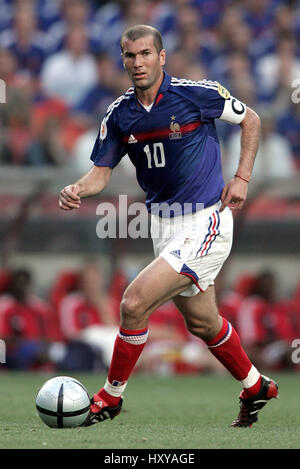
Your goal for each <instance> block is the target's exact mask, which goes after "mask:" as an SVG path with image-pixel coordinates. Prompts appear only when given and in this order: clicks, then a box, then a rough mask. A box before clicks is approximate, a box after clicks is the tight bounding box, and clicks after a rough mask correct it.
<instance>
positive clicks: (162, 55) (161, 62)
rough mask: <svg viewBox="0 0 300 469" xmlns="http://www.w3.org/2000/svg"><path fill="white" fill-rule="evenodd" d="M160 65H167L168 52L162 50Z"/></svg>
mask: <svg viewBox="0 0 300 469" xmlns="http://www.w3.org/2000/svg"><path fill="white" fill-rule="evenodd" d="M159 60H160V65H161V66H163V65H165V63H166V50H165V49H162V50H161V51H160V53H159Z"/></svg>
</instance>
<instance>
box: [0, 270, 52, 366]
mask: <svg viewBox="0 0 300 469" xmlns="http://www.w3.org/2000/svg"><path fill="white" fill-rule="evenodd" d="M31 287H32V277H31V274H30V272H29V271H28V270H26V269H17V270H15V271H13V272H12V275H11V280H10V285H9V288H8V290H7V293H5V294H2V295H1V296H0V336H1V338H3V339H4V340H5V342H6V345H7V367H8V368H14V369H32V368H34V367H36V366H38V365H41V364H43V363H45V362H48V361H49V358H48V348H49V342H50V341H52V340H56V339H57V338H58V337H59V334H58V329H57V325H56V322H55V315H54V311H53V310H52V308H51V307H50V306H49V305H48V304H47V303H46V302H45V301H43V300H42V299H40V298H38V297H37V296H35V295H33V294H32V293H31Z"/></svg>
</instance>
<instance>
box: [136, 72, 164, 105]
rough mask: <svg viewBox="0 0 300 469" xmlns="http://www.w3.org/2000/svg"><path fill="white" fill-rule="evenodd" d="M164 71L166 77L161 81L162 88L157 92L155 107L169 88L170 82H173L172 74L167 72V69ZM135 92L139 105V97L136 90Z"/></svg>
mask: <svg viewBox="0 0 300 469" xmlns="http://www.w3.org/2000/svg"><path fill="white" fill-rule="evenodd" d="M163 73H164V77H163V80H162V82H161V85H160V88H159V90H158V92H157V95H156V98H155V100H154V104H153V107H154V106H156V105H157V104H158V103H159V101H160V100H161V99H162V98H163V96H164V93H165V92H166V91H167V89H168V88H169V86H170V83H171V76H170V75H169V74H168V73H166V72H165V71H164V72H163ZM134 94H135V99H136V102H137V103H138V106H141V105H140V103H139V101H138V99H137V96H136V92H135V93H134Z"/></svg>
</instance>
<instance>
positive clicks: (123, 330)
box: [120, 327, 148, 335]
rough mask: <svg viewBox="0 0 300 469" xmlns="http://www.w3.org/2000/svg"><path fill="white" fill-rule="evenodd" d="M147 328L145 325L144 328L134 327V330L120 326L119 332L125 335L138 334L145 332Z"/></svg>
mask: <svg viewBox="0 0 300 469" xmlns="http://www.w3.org/2000/svg"><path fill="white" fill-rule="evenodd" d="M147 330H148V327H145V328H144V329H136V330H134V331H129V330H127V329H123V327H120V332H121V333H123V334H126V335H140V334H143V333H146V332H147Z"/></svg>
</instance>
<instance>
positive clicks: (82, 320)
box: [58, 263, 119, 370]
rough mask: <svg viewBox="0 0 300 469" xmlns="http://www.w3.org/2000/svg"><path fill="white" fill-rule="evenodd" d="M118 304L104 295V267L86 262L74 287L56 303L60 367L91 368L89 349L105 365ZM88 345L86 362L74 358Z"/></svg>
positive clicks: (106, 293) (113, 339)
mask: <svg viewBox="0 0 300 469" xmlns="http://www.w3.org/2000/svg"><path fill="white" fill-rule="evenodd" d="M117 311H119V304H116V303H115V302H114V300H113V299H112V298H111V297H110V296H109V295H108V292H107V289H106V285H105V278H104V271H101V270H100V268H99V267H98V266H97V265H96V264H94V263H87V264H86V265H85V266H84V267H83V268H82V269H81V271H80V273H79V288H78V291H75V292H73V293H69V294H67V295H66V296H65V297H64V298H63V299H61V301H60V303H59V310H58V315H59V324H60V329H61V332H62V335H63V338H64V340H65V341H66V344H67V353H66V356H65V357H64V359H63V362H62V363H60V367H61V368H62V369H63V368H65V369H70V368H72V369H74V367H77V366H78V367H80V368H81V369H87V370H88V369H91V367H92V366H93V361H94V360H90V354H91V352H92V353H93V354H95V357H96V356H97V355H98V356H100V357H101V362H102V363H103V366H108V365H109V363H110V359H111V354H112V350H113V345H114V341H115V337H116V333H117V330H118V326H117V324H118V319H117ZM87 349H90V351H89V353H88V359H87V361H86V363H84V362H83V360H82V359H78V355H79V356H80V355H81V354H82V350H87Z"/></svg>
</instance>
